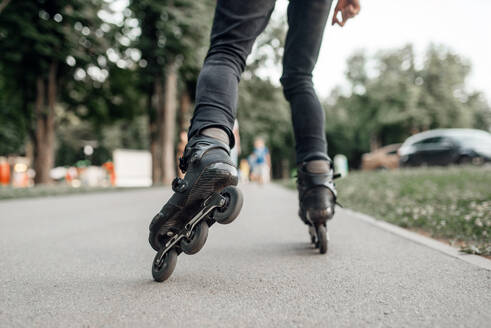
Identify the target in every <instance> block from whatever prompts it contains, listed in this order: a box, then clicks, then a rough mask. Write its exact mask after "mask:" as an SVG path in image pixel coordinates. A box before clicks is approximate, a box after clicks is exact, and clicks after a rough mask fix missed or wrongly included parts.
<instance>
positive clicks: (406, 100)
mask: <svg viewBox="0 0 491 328" xmlns="http://www.w3.org/2000/svg"><path fill="white" fill-rule="evenodd" d="M347 63H348V68H347V71H346V78H347V80H348V81H349V83H350V93H349V95H348V96H346V95H343V93H342V92H341V91H340V89H337V90H334V91H333V93H332V94H331V96H330V99H328V100H327V101H326V102H325V105H326V106H325V107H326V111H327V127H326V133H327V136H328V141H329V148H330V154H331V156H332V155H334V154H337V153H342V154H345V155H347V156H348V158H349V159H350V161H351V163H352V164H353V165H355V166H357V165H358V164H359V161H360V158H361V155H362V153H364V152H368V151H370V149H374V148H377V147H380V146H381V145H386V144H390V143H399V142H403V141H404V139H405V138H406V137H408V136H410V135H411V134H414V133H416V132H419V131H424V130H428V129H435V128H481V129H485V130H488V129H489V128H490V126H491V120H490V119H489V118H490V116H489V115H490V109H489V106H488V105H487V104H486V102H485V101H484V99H483V97H482V95H481V94H480V93H478V92H475V91H469V90H468V87H467V85H466V78H467V77H468V75H469V73H470V64H469V63H468V62H467V61H466V60H465V59H463V58H462V57H460V56H458V55H457V54H455V53H453V52H451V51H450V50H448V49H446V48H444V47H441V46H434V45H432V46H430V47H429V48H428V50H427V51H426V54H425V56H424V61H423V63H422V65H419V66H418V65H417V64H416V58H415V54H414V51H413V49H412V47H411V46H406V47H403V48H401V49H396V50H388V51H381V52H379V53H378V54H376V55H375V56H374V57H373V58H369V57H368V56H367V55H366V54H365V53H364V52H358V53H356V54H354V55H353V56H352V57H350V58H349V59H348V62H347Z"/></svg>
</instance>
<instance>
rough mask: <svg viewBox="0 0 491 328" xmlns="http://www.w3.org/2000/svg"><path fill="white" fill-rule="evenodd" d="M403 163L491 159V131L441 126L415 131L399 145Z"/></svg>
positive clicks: (415, 163)
mask: <svg viewBox="0 0 491 328" xmlns="http://www.w3.org/2000/svg"><path fill="white" fill-rule="evenodd" d="M399 156H400V166H419V165H449V164H475V165H480V164H483V163H484V162H491V134H490V133H488V132H485V131H482V130H473V129H438V130H430V131H426V132H422V133H418V134H415V135H413V136H411V137H409V138H407V139H406V141H404V143H403V144H402V146H401V148H399Z"/></svg>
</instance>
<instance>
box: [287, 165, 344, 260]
mask: <svg viewBox="0 0 491 328" xmlns="http://www.w3.org/2000/svg"><path fill="white" fill-rule="evenodd" d="M319 162H320V161H319ZM323 162H326V163H320V164H322V165H320V167H321V169H317V170H309V169H308V166H309V162H306V163H302V164H300V165H299V166H298V176H297V189H298V197H299V203H300V206H299V216H300V218H301V219H302V221H303V222H304V223H305V224H307V225H308V227H309V235H310V241H311V243H312V244H314V246H315V248H318V249H319V252H320V253H321V254H325V253H326V252H327V247H328V241H329V234H328V231H327V221H328V220H330V219H331V218H332V217H333V216H334V206H335V204H336V195H337V193H336V188H335V186H334V182H333V180H334V178H336V177H337V176H334V174H333V170H332V167H331V163H330V162H327V161H323Z"/></svg>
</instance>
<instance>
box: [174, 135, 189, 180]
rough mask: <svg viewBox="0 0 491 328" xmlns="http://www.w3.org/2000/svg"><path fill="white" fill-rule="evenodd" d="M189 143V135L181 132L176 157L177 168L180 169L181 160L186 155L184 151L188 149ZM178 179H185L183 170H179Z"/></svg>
mask: <svg viewBox="0 0 491 328" xmlns="http://www.w3.org/2000/svg"><path fill="white" fill-rule="evenodd" d="M187 143H188V134H187V133H186V131H181V132H180V133H179V143H178V144H177V151H176V157H177V159H176V160H177V167H179V159H180V158H181V157H182V156H183V155H184V149H185V148H186V144H187ZM177 177H178V178H179V179H182V178H184V173H183V172H182V171H181V170H179V169H178V170H177Z"/></svg>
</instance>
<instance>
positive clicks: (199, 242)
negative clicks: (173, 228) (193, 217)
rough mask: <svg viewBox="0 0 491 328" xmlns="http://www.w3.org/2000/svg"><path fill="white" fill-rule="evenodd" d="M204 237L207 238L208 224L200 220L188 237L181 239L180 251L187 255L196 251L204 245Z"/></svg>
mask: <svg viewBox="0 0 491 328" xmlns="http://www.w3.org/2000/svg"><path fill="white" fill-rule="evenodd" d="M206 238H208V224H207V223H206V222H205V221H201V222H200V223H199V224H197V225H196V227H195V228H194V230H193V232H192V234H191V237H190V239H187V238H183V239H182V240H181V248H182V251H183V252H184V253H186V254H188V255H192V254H196V253H198V252H199V251H200V250H201V249H202V248H203V246H204V245H205V242H206Z"/></svg>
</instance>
